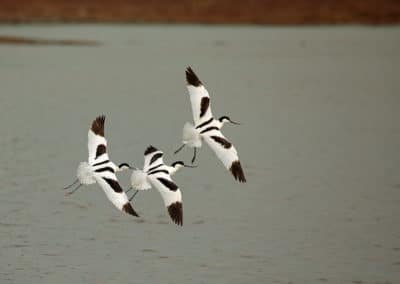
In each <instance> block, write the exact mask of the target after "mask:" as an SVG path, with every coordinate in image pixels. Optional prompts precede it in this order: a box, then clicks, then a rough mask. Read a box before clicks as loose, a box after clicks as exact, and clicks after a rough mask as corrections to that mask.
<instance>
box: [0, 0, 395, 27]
mask: <svg viewBox="0 0 400 284" xmlns="http://www.w3.org/2000/svg"><path fill="white" fill-rule="evenodd" d="M0 22H2V23H26V22H63V23H64V22H73V23H78V22H83V23H85V22H87V23H89V22H90V23H92V22H105V23H125V22H126V23H191V24H193V23H200V24H261V25H263V24H270V25H314V24H325V25H326V24H398V23H400V1H394V0H383V1H375V0H353V1H352V0H338V1H332V0H331V1H319V0H300V1H290V0H282V1H278V0H248V1H240V2H239V1H235V2H232V1H228V0H219V1H217V0H208V1H194V0H191V1H171V0H168V1H144V0H139V1H129V0H116V1H105V0H98V1H91V0H82V1H76V0H71V1H68V0H58V1H54V0H37V1H28V0H3V1H0Z"/></svg>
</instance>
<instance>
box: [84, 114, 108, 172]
mask: <svg viewBox="0 0 400 284" xmlns="http://www.w3.org/2000/svg"><path fill="white" fill-rule="evenodd" d="M105 119H106V117H105V116H104V115H102V116H99V117H97V118H96V119H95V120H93V122H92V126H91V128H90V129H89V132H88V151H89V158H88V162H89V164H91V165H93V164H94V163H95V161H96V163H97V162H101V161H106V160H108V159H109V158H108V154H107V140H106V139H105V138H104V122H105Z"/></svg>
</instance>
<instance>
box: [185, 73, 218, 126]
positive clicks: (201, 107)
mask: <svg viewBox="0 0 400 284" xmlns="http://www.w3.org/2000/svg"><path fill="white" fill-rule="evenodd" d="M186 82H187V89H188V92H189V97H190V103H191V105H192V114H193V121H194V124H195V126H197V125H199V124H201V123H203V122H204V121H207V120H208V119H210V118H211V117H212V113H211V103H210V95H209V94H208V91H207V90H206V88H205V87H204V86H203V84H202V83H201V81H200V80H199V78H198V77H197V75H196V74H195V73H194V72H193V70H192V68H190V67H188V68H187V69H186Z"/></svg>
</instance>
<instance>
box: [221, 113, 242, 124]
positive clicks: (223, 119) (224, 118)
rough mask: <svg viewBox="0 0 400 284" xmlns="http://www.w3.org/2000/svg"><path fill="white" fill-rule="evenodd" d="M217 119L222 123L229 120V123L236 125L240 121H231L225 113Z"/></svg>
mask: <svg viewBox="0 0 400 284" xmlns="http://www.w3.org/2000/svg"><path fill="white" fill-rule="evenodd" d="M218 120H219V122H221V124H224V123H225V122H230V123H233V124H237V125H239V124H240V123H238V122H234V121H232V120H231V119H230V118H229V116H226V115H224V116H221V117H220V118H219V119H218Z"/></svg>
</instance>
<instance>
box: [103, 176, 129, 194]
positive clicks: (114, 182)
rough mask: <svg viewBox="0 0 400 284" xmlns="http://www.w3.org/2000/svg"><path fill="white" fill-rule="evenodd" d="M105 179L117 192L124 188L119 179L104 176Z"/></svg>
mask: <svg viewBox="0 0 400 284" xmlns="http://www.w3.org/2000/svg"><path fill="white" fill-rule="evenodd" d="M103 179H104V180H105V181H106V182H107V183H108V185H109V186H111V188H112V189H113V190H114V191H115V192H117V193H121V192H123V191H124V190H123V189H122V187H121V186H120V185H119V183H118V181H116V180H114V179H110V178H106V177H103Z"/></svg>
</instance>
